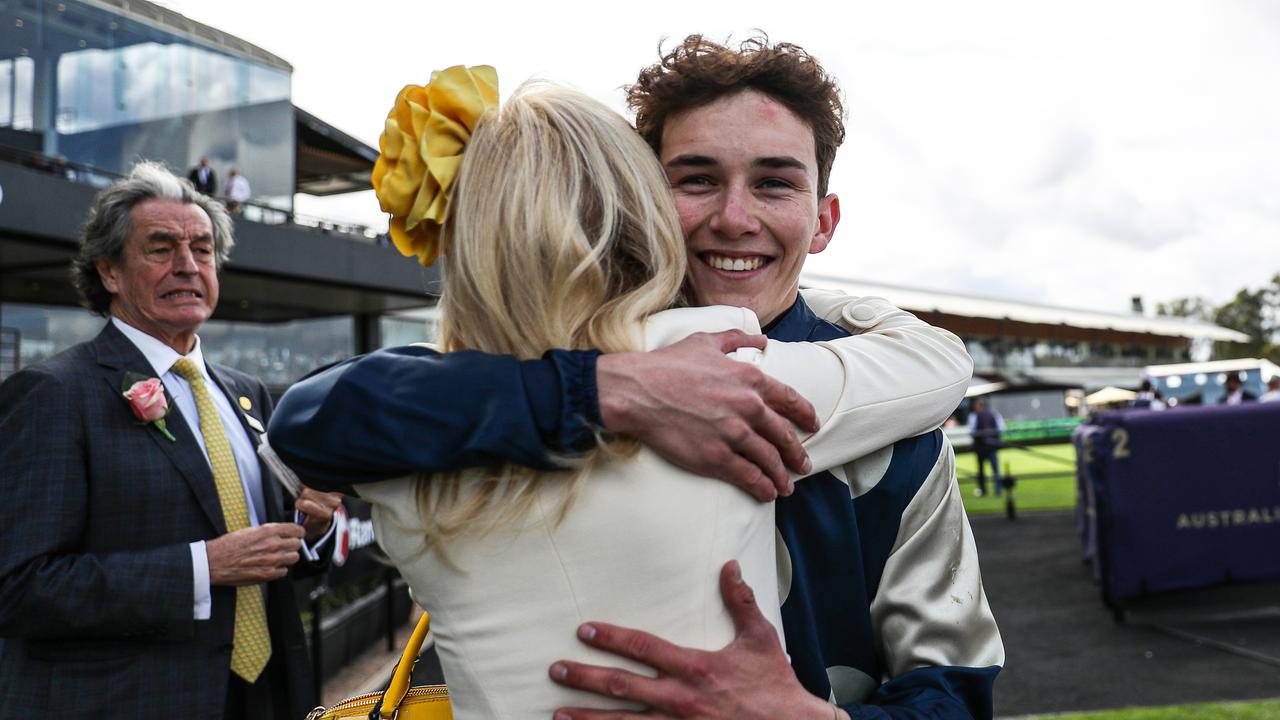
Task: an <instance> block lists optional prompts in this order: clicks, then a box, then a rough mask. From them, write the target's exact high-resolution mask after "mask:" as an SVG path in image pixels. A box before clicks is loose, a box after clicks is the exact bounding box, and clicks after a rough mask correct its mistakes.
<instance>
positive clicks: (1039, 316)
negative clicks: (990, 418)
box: [800, 273, 1249, 390]
mask: <svg viewBox="0 0 1280 720" xmlns="http://www.w3.org/2000/svg"><path fill="white" fill-rule="evenodd" d="M800 282H801V284H802V285H803V286H805V287H825V288H833V289H838V290H843V291H845V292H847V293H850V294H853V295H875V296H879V297H883V298H885V299H887V300H889V301H890V302H892V303H893V304H895V305H897V306H898V307H901V308H903V309H905V310H909V311H911V312H912V313H915V314H916V315H917V316H919V317H920V318H921V319H923V320H925V321H927V322H929V323H930V324H932V325H938V326H941V327H944V328H946V329H948V330H950V331H951V332H953V333H955V334H956V335H959V336H960V337H961V338H962V339H963V340H964V343H965V347H966V348H968V350H969V354H970V355H972V356H973V362H974V370H973V372H974V375H975V376H980V377H982V378H987V379H988V380H989V381H992V382H996V381H999V382H1005V383H1010V384H1014V385H1029V384H1048V385H1063V386H1068V387H1080V388H1084V389H1086V390H1096V389H1099V388H1102V387H1105V386H1108V385H1115V386H1119V387H1127V388H1136V387H1137V386H1138V384H1139V383H1140V382H1141V378H1142V369H1143V368H1144V367H1145V366H1147V365H1159V364H1168V363H1182V362H1191V361H1193V360H1207V359H1208V358H1207V357H1203V355H1205V354H1207V353H1208V352H1209V351H1210V350H1211V347H1210V344H1211V343H1212V342H1245V341H1247V340H1248V339H1249V338H1248V336H1246V335H1244V334H1243V333H1239V332H1236V331H1235V330H1229V329H1227V328H1224V327H1219V326H1217V325H1212V324H1209V323H1204V322H1199V321H1194V320H1184V319H1181V318H1168V317H1147V316H1144V315H1139V314H1136V313H1135V314H1128V315H1126V314H1121V313H1106V312H1099V311H1096V310H1076V309H1071V308H1063V307H1054V306H1051V305H1040V304H1036V303H1028V302H1021V301H1018V300H1005V299H998V298H990V297H982V296H978V295H962V294H957V293H945V292H937V291H933V290H923V289H920V288H909V287H903V286H899V285H887V284H883V283H872V282H864V281H861V280H848V279H842V278H835V277H829V276H825V275H817V274H808V273H806V274H805V275H804V276H803V277H802V278H801V280H800Z"/></svg>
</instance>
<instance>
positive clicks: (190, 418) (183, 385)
mask: <svg viewBox="0 0 1280 720" xmlns="http://www.w3.org/2000/svg"><path fill="white" fill-rule="evenodd" d="M111 322H112V323H113V324H115V326H116V328H117V329H118V330H119V331H120V332H122V333H124V336H125V337H126V338H128V339H129V341H130V342H132V343H133V344H134V346H135V347H137V348H138V351H139V352H141V353H142V354H143V356H144V357H146V358H147V362H148V363H149V364H150V365H151V369H152V370H153V371H154V372H155V374H156V377H158V378H160V382H161V383H163V384H164V389H165V390H167V391H168V393H169V396H170V397H172V398H173V402H174V404H175V405H176V406H177V407H178V410H180V411H181V412H182V417H183V419H184V420H186V422H187V426H188V427H189V428H191V434H192V435H194V436H195V438H196V441H197V442H199V443H200V454H201V456H202V457H204V459H205V462H208V461H209V452H208V449H207V448H205V444H204V435H203V434H202V433H201V432H200V410H199V408H197V407H196V399H195V396H194V395H193V394H192V391H191V384H190V383H189V382H187V379H186V378H184V377H182V376H181V375H179V374H177V373H175V372H173V364H174V363H176V362H177V361H178V360H180V359H182V358H183V357H186V358H187V359H188V360H191V361H192V362H193V363H195V366H196V367H197V368H199V370H200V374H201V375H202V376H204V381H205V386H206V387H207V388H209V395H210V396H211V397H212V398H213V404H214V407H216V408H217V410H218V417H220V418H221V419H222V428H223V430H224V431H225V432H226V435H227V441H228V442H229V443H230V444H231V452H232V453H233V454H234V455H235V458H236V470H238V471H239V473H240V484H241V485H242V486H243V488H244V497H245V502H246V503H247V504H248V510H249V524H250V525H252V526H254V527H257V526H258V525H260V524H262V523H264V522H266V521H267V516H266V507H267V506H266V500H265V498H264V497H263V490H262V469H261V468H262V466H261V465H259V464H258V454H257V451H256V450H255V446H254V442H253V440H252V439H251V438H250V437H249V434H248V433H247V432H246V431H245V429H244V425H242V424H241V422H240V416H239V413H238V412H237V411H236V410H235V409H234V408H233V407H232V405H231V400H230V399H228V398H227V396H226V395H225V394H224V393H223V392H222V388H221V387H219V386H218V384H217V383H216V382H214V381H213V378H212V377H211V376H210V375H209V369H208V368H207V367H205V363H204V354H203V353H202V352H201V351H200V337H199V336H196V343H195V347H194V348H192V349H191V352H189V353H187V354H186V355H185V356H184V355H180V354H178V352H177V351H176V350H174V349H173V348H171V347H169V346H168V345H165V344H164V343H162V342H160V341H159V340H157V339H156V338H154V337H152V336H150V335H148V334H146V333H144V332H142V331H141V330H139V329H137V328H135V327H133V326H131V325H129V324H128V323H126V322H124V321H123V320H121V319H120V318H117V317H112V318H111ZM210 468H211V469H212V466H210ZM329 532H330V533H331V532H333V528H332V527H330V529H329ZM327 537H328V533H326V534H325V535H324V537H322V538H321V539H320V541H319V542H317V543H316V544H317V545H319V544H321V543H323V542H324V540H325V539H326V538H327ZM302 551H303V553H304V554H305V555H306V556H307V557H308V558H310V559H312V560H315V559H317V558H318V556H317V555H316V553H315V551H314V550H312V549H311V547H309V546H308V545H307V544H306V542H305V541H304V542H303V548H302ZM191 566H192V577H193V578H194V582H195V619H196V620H208V619H209V618H210V617H211V616H212V613H213V596H212V593H211V591H210V587H209V586H210V582H209V554H208V551H207V550H206V548H205V544H204V541H203V540H199V541H196V542H193V543H191Z"/></svg>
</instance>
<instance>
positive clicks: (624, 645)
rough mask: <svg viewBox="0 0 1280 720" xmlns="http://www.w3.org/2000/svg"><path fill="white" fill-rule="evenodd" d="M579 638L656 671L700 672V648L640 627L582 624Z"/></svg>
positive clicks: (676, 673) (668, 673)
mask: <svg viewBox="0 0 1280 720" xmlns="http://www.w3.org/2000/svg"><path fill="white" fill-rule="evenodd" d="M578 639H579V640H581V641H582V642H583V643H586V644H587V645H590V646H591V647H593V648H596V649H598V650H603V651H605V652H608V653H612V654H614V655H621V656H622V657H625V658H630V659H631V660H635V661H636V662H638V663H641V664H642V665H648V666H649V667H651V668H653V669H654V670H657V671H658V672H659V673H663V674H667V675H676V676H679V677H688V676H690V675H696V674H698V673H699V672H700V670H699V669H698V663H699V660H700V658H701V656H702V655H703V653H702V652H701V651H699V650H691V649H689V648H683V647H680V646H679V645H673V644H672V643H669V642H667V641H666V640H663V639H662V638H660V637H658V636H656V635H651V634H649V633H647V632H643V631H641V630H632V629H629V628H623V627H618V626H617V625H610V624H608V623H597V622H591V623H583V624H582V625H580V626H578Z"/></svg>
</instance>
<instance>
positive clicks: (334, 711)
mask: <svg viewBox="0 0 1280 720" xmlns="http://www.w3.org/2000/svg"><path fill="white" fill-rule="evenodd" d="M430 627H431V616H430V615H428V614H427V613H425V612H424V613H422V618H421V619H420V620H418V626H417V627H416V628H414V629H413V635H411V636H410V637H409V644H408V645H406V646H405V648H404V653H403V654H401V655H400V662H398V663H396V669H395V672H393V673H391V682H389V683H387V689H386V690H383V691H382V692H371V693H365V694H363V695H356V696H355V697H349V698H347V699H346V700H342V701H340V702H338V703H337V704H336V705H334V706H333V707H331V708H329V709H327V710H326V709H325V708H323V707H318V708H316V709H315V710H312V711H311V712H310V713H307V719H306V720H347V719H354V718H361V719H365V718H367V720H453V707H452V706H451V705H450V704H449V686H447V685H419V686H417V687H409V680H410V679H411V676H412V674H413V666H414V665H416V664H417V663H418V652H419V651H421V650H422V642H423V640H425V639H426V637H427V630H428V629H429V628H430Z"/></svg>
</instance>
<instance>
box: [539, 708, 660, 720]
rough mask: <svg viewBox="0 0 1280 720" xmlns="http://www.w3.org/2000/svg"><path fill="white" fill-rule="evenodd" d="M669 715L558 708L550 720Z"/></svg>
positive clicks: (618, 719) (632, 719) (617, 719)
mask: <svg viewBox="0 0 1280 720" xmlns="http://www.w3.org/2000/svg"><path fill="white" fill-rule="evenodd" d="M667 717H670V716H668V715H657V714H655V713H653V712H631V711H629V710H591V709H588V708H560V709H558V710H556V712H555V714H554V715H552V716H551V718H552V720H636V719H637V718H644V719H645V720H660V719H661V718H667Z"/></svg>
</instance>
